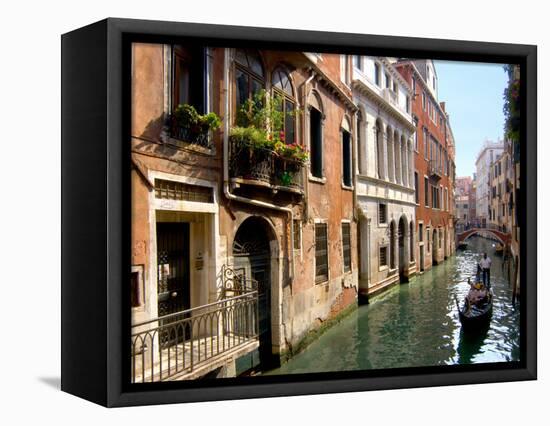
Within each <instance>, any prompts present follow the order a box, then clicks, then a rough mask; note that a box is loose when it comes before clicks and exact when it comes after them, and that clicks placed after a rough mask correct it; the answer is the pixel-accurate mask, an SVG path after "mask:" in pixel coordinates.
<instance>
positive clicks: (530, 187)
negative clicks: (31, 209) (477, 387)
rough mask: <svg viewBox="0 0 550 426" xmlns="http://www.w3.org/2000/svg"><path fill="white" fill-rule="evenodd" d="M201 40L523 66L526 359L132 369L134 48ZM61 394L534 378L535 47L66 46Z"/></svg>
mask: <svg viewBox="0 0 550 426" xmlns="http://www.w3.org/2000/svg"><path fill="white" fill-rule="evenodd" d="M178 38H195V39H200V40H201V41H203V42H208V41H215V42H218V43H219V42H220V41H224V42H226V43H227V44H228V45H247V46H258V47H259V46H261V47H262V48H277V49H294V50H298V49H299V50H305V51H323V50H332V51H338V52H341V53H358V54H362V53H364V54H369V55H377V54H380V55H385V56H395V57H429V58H433V59H440V60H463V61H477V62H492V63H515V64H519V65H520V68H521V75H522V79H521V88H520V90H521V102H522V104H521V116H522V118H523V119H522V122H521V140H522V141H525V143H522V144H521V178H520V179H521V188H522V192H521V200H519V205H520V206H521V209H522V214H521V218H520V220H521V228H522V238H521V253H520V256H521V264H522V265H523V266H522V268H521V294H522V297H521V301H520V303H521V320H520V321H521V360H520V361H519V362H517V363H498V364H497V363H495V364H477V365H469V366H438V367H426V368H410V369H409V368H405V369H392V370H373V371H359V372H342V373H322V374H321V373H319V374H310V375H299V376H296V377H294V376H292V377H291V376H282V377H261V378H254V377H251V378H236V379H223V381H220V382H216V383H213V382H201V381H199V382H197V381H194V382H185V383H182V382H171V383H152V384H146V385H144V386H142V387H139V388H136V387H133V386H132V385H130V384H129V381H128V380H127V375H126V374H125V373H124V371H129V369H128V368H126V369H125V366H126V364H125V363H124V359H125V354H126V353H127V351H128V349H129V348H126V347H127V346H129V345H124V342H125V336H128V332H129V315H127V314H128V311H127V309H125V308H124V306H129V304H128V301H129V296H127V295H128V294H129V292H128V291H125V290H127V284H125V283H126V282H127V281H128V280H127V279H126V278H127V272H126V271H127V270H128V266H129V264H130V246H129V241H130V225H129V192H130V191H129V189H128V188H129V185H130V183H129V167H130V166H129V150H128V148H127V147H126V146H125V144H124V138H125V137H126V135H127V134H128V129H129V111H128V109H129V102H128V99H129V92H130V87H129V78H128V76H129V63H130V61H129V48H128V46H129V43H131V42H133V41H149V42H162V41H163V40H168V39H169V40H175V39H178ZM61 41H62V64H61V65H62V218H61V219H62V292H61V296H62V312H61V314H62V330H61V331H62V347H61V353H62V359H61V365H62V377H61V388H62V390H63V391H65V392H68V393H71V394H74V395H77V396H80V397H82V398H85V399H88V400H90V401H93V402H96V403H98V404H101V405H104V406H108V407H117V406H131V405H144V404H162V403H176V402H193V401H208V400H225V399H240V398H259V397H272V396H286V395H305V394H319V393H333V392H351V391H365V390H381V389H396V388H415V387H424V386H443V385H458V384H471V383H488V382H504V381H517V380H534V379H536V377H537V365H536V361H537V358H536V352H537V340H536V339H537V321H536V319H537V312H536V309H537V305H536V300H537V275H536V271H537V209H536V207H537V199H536V193H537V162H536V158H537V48H536V46H531V45H519V44H502V43H485V42H471V41H457V40H439V39H421V38H408V37H390V36H375V35H363V34H345V33H328V32H316V31H298V30H284V29H275V28H253V27H237V26H222V25H206V24H196V23H179V22H161V21H145V20H130V19H117V18H109V19H106V20H103V21H100V22H97V23H94V24H91V25H89V26H86V27H83V28H81V29H78V30H75V31H72V32H70V33H67V34H64V35H63V36H62V40H61Z"/></svg>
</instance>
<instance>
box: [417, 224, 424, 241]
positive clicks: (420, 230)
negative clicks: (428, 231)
mask: <svg viewBox="0 0 550 426" xmlns="http://www.w3.org/2000/svg"><path fill="white" fill-rule="evenodd" d="M418 241H419V242H422V241H424V224H422V223H419V224H418Z"/></svg>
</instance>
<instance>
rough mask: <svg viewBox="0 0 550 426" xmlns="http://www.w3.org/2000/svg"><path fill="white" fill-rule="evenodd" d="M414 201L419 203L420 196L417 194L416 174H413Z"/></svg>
mask: <svg viewBox="0 0 550 426" xmlns="http://www.w3.org/2000/svg"><path fill="white" fill-rule="evenodd" d="M414 201H415V202H416V204H419V203H420V194H419V193H418V172H414Z"/></svg>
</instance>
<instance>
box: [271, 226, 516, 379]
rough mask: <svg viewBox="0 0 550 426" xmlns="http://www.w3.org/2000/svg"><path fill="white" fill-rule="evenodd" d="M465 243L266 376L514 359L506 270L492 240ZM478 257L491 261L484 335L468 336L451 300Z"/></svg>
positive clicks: (513, 309) (513, 308)
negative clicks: (491, 296)
mask: <svg viewBox="0 0 550 426" xmlns="http://www.w3.org/2000/svg"><path fill="white" fill-rule="evenodd" d="M468 242H469V246H468V249H466V250H464V251H457V253H456V255H454V256H451V257H450V258H448V259H447V260H446V261H445V262H443V263H442V264H440V265H438V266H434V267H433V268H432V269H431V270H429V271H426V272H424V274H423V275H420V276H418V277H416V278H413V279H411V281H410V282H409V283H407V284H401V285H399V286H396V287H394V288H392V289H391V290H389V291H387V292H385V293H384V294H382V295H380V296H378V297H375V298H373V300H371V302H370V303H369V304H368V305H364V306H361V307H359V308H358V309H357V310H356V311H355V312H353V313H352V314H350V315H349V316H348V317H346V318H345V319H344V320H342V321H341V322H340V323H338V324H337V325H335V326H334V327H332V328H331V329H329V330H328V331H326V332H325V333H324V334H323V335H321V336H320V337H319V339H317V340H316V341H315V342H313V343H312V344H311V345H310V346H308V347H307V348H306V349H305V350H304V351H303V352H301V353H299V354H298V355H296V356H295V357H293V358H292V359H290V360H289V361H288V362H287V363H285V364H283V365H282V366H281V367H280V368H278V369H276V370H272V371H269V372H268V373H266V374H292V373H313V372H327V371H344V370H366V369H384V368H398V367H418V366H434V365H445V364H470V363H486V362H505V361H517V360H518V359H519V304H518V303H516V304H515V305H514V304H512V287H511V286H510V284H509V279H508V272H507V268H506V264H505V262H503V259H502V257H499V256H497V255H495V249H494V246H495V243H494V242H493V241H491V240H488V239H484V238H481V237H472V238H470V239H469V240H468ZM484 251H486V252H487V253H488V255H489V257H491V260H492V268H491V285H492V287H493V291H494V293H495V298H494V306H493V316H492V318H491V323H490V326H489V328H488V330H486V331H483V332H481V333H479V334H477V335H474V336H472V335H471V334H464V333H463V332H462V331H461V327H460V321H459V319H458V311H457V307H456V303H455V299H454V297H455V296H457V297H458V300H459V301H460V302H462V300H463V299H464V296H465V295H466V293H467V292H468V289H469V285H468V284H467V279H468V277H473V276H474V275H475V268H476V264H477V262H478V261H479V260H480V258H481V254H482V253H483V252H484Z"/></svg>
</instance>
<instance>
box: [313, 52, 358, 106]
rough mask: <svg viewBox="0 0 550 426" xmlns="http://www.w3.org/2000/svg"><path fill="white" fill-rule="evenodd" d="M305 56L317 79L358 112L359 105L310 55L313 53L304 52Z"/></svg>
mask: <svg viewBox="0 0 550 426" xmlns="http://www.w3.org/2000/svg"><path fill="white" fill-rule="evenodd" d="M302 54H303V55H304V57H305V58H306V59H307V60H308V62H309V63H310V68H311V70H312V71H313V72H314V74H315V77H314V79H315V81H317V82H319V83H320V84H321V85H322V86H323V87H325V88H326V89H328V90H329V92H331V93H332V94H333V95H335V96H336V97H337V98H338V99H340V100H341V101H342V102H343V103H344V104H345V105H346V106H347V107H348V108H349V109H350V110H352V111H353V112H356V111H357V110H358V107H357V105H356V104H355V102H353V99H352V98H350V97H349V96H348V95H347V94H346V93H345V92H344V91H343V90H342V89H341V88H340V87H339V86H338V85H337V84H336V83H335V82H334V81H333V80H332V79H331V78H330V77H329V76H328V75H327V74H326V73H325V72H324V71H323V70H322V69H321V68H320V67H319V66H318V65H317V64H316V63H315V62H314V61H313V60H312V58H311V57H310V55H311V54H309V53H307V52H302Z"/></svg>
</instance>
